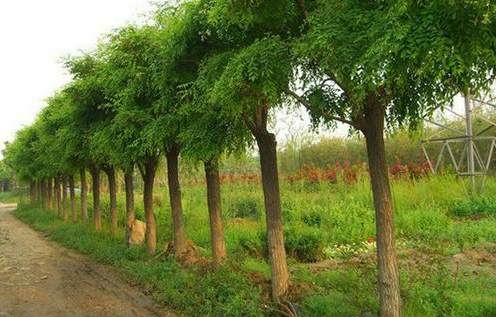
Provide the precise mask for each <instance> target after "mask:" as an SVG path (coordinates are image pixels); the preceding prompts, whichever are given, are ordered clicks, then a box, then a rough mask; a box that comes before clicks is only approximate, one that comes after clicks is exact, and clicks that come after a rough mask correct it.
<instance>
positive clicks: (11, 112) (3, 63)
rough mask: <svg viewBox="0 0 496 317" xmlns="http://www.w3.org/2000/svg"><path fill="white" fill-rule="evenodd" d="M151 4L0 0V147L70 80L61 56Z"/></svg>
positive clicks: (88, 44) (103, 0) (139, 1)
mask: <svg viewBox="0 0 496 317" xmlns="http://www.w3.org/2000/svg"><path fill="white" fill-rule="evenodd" d="M150 10H151V5H150V2H149V0H44V1H40V0H0V148H3V144H4V142H5V141H9V140H12V139H13V137H14V135H15V131H17V130H18V129H20V128H21V127H22V126H24V125H29V124H31V123H32V122H33V120H34V118H35V116H36V114H37V113H38V112H39V111H40V109H41V108H42V107H43V106H44V100H45V99H46V98H47V97H48V96H50V95H51V94H52V93H53V92H54V91H55V90H57V89H58V88H60V87H62V86H63V85H64V84H65V83H67V82H68V81H69V79H70V78H69V76H68V75H67V73H66V72H65V71H64V69H63V67H62V65H61V64H60V59H61V57H63V56H66V55H68V54H74V53H77V52H78V51H79V50H81V49H83V50H87V49H92V48H93V47H94V46H95V45H96V42H97V40H98V38H99V36H100V35H101V34H102V33H106V32H109V31H111V30H112V29H113V28H115V27H118V26H120V25H122V24H125V23H126V22H134V21H138V20H139V19H140V18H142V17H143V16H144V15H145V14H146V13H147V12H149V11H150Z"/></svg>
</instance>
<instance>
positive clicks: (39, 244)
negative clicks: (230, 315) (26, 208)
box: [0, 204, 175, 317]
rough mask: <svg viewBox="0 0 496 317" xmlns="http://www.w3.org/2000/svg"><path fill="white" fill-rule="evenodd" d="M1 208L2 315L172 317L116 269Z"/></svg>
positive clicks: (8, 208)
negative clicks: (62, 244) (49, 237)
mask: <svg viewBox="0 0 496 317" xmlns="http://www.w3.org/2000/svg"><path fill="white" fill-rule="evenodd" d="M14 207H15V206H12V205H10V206H8V205H1V204H0V317H21V316H22V317H24V316H26V317H52V316H54V317H59V316H60V317H62V316H64V317H66V316H67V317H83V316H84V317H93V316H94V317H100V316H101V317H113V316H119V317H120V316H123V317H128V316H129V317H135V316H139V317H148V316H164V317H172V316H175V315H174V314H172V313H170V312H167V311H164V310H163V309H161V308H159V307H157V306H156V305H155V304H154V303H153V301H152V300H151V299H150V298H148V297H146V296H145V295H143V294H142V293H141V292H140V291H138V290H136V289H134V288H133V287H131V286H129V285H128V284H126V283H125V282H124V281H122V280H121V279H120V278H119V277H118V275H117V274H116V273H115V272H112V269H110V268H107V267H104V266H101V265H98V264H95V263H92V262H91V261H90V260H88V259H86V258H85V257H83V256H81V255H79V254H77V253H75V252H73V251H70V250H67V249H64V248H62V247H60V246H58V245H56V244H55V243H53V242H50V241H47V240H46V239H44V238H43V236H42V235H41V234H40V233H37V232H35V231H33V230H32V229H30V228H29V227H28V226H26V225H25V224H23V223H22V222H20V221H19V220H17V219H15V218H14V216H12V215H11V214H10V212H9V211H10V210H12V209H13V208H14Z"/></svg>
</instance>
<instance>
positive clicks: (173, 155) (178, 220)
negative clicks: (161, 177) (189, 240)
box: [166, 145, 186, 256]
mask: <svg viewBox="0 0 496 317" xmlns="http://www.w3.org/2000/svg"><path fill="white" fill-rule="evenodd" d="M166 158H167V181H168V184H169V199H170V205H171V210H172V223H173V227H174V253H175V255H176V256H180V255H181V254H183V253H184V251H186V233H185V230H184V216H183V206H182V202H181V185H180V183H179V146H178V145H173V146H171V147H170V149H169V150H168V151H167V153H166Z"/></svg>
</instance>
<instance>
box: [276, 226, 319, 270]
mask: <svg viewBox="0 0 496 317" xmlns="http://www.w3.org/2000/svg"><path fill="white" fill-rule="evenodd" d="M284 234H285V246H286V250H287V252H288V253H289V255H291V256H293V257H295V258H296V259H298V260H299V261H303V262H316V261H318V260H321V259H322V258H323V257H324V243H323V236H322V232H321V231H320V230H318V229H316V228H312V227H308V226H304V225H293V226H287V227H286V228H285V230H284Z"/></svg>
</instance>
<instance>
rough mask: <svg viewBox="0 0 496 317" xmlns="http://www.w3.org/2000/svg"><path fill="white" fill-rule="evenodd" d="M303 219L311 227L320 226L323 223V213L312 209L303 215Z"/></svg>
mask: <svg viewBox="0 0 496 317" xmlns="http://www.w3.org/2000/svg"><path fill="white" fill-rule="evenodd" d="M301 220H302V221H303V222H304V223H305V224H306V225H308V226H310V227H317V228H319V227H320V225H321V224H322V215H321V214H320V212H317V211H310V212H307V213H304V214H303V215H302V216H301Z"/></svg>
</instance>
